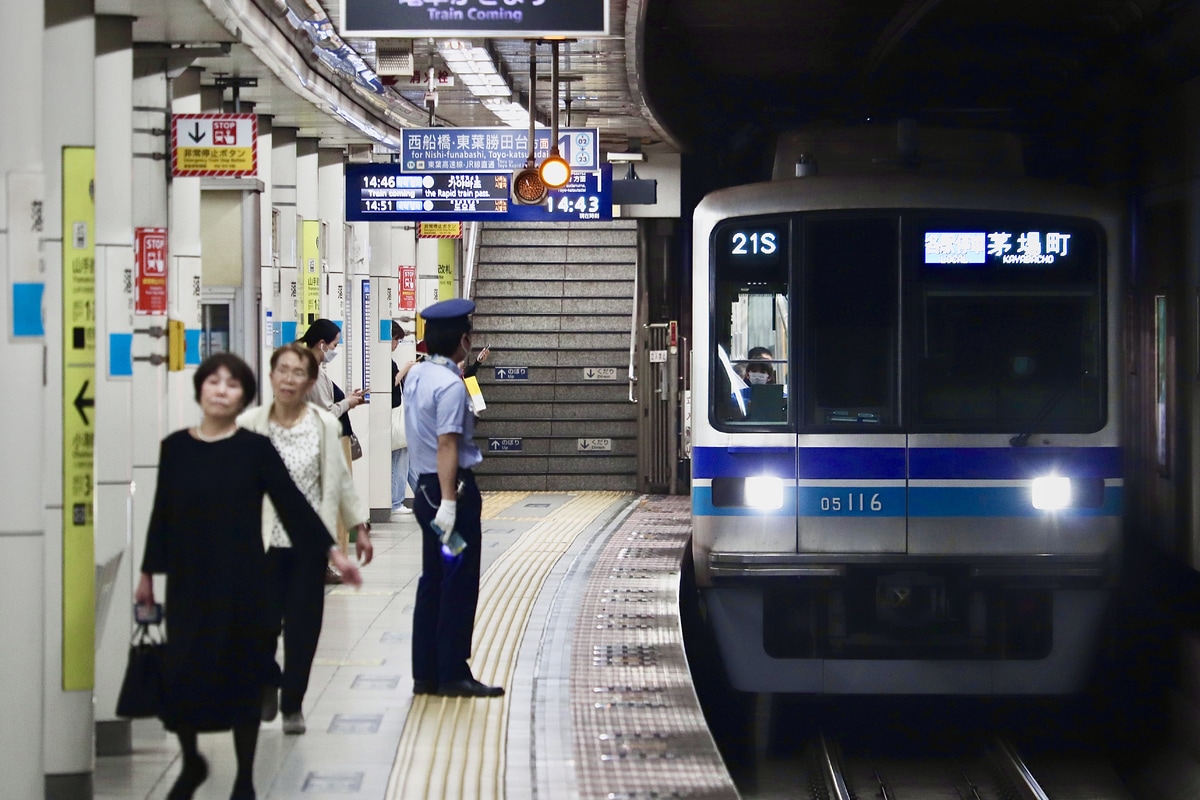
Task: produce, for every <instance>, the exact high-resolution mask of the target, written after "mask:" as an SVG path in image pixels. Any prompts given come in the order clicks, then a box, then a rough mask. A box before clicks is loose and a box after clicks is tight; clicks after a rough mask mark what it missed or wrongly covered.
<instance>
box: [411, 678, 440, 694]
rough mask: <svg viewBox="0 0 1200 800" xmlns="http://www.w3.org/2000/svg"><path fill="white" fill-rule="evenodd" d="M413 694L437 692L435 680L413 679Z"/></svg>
mask: <svg viewBox="0 0 1200 800" xmlns="http://www.w3.org/2000/svg"><path fill="white" fill-rule="evenodd" d="M413 694H414V695H418V694H437V681H413Z"/></svg>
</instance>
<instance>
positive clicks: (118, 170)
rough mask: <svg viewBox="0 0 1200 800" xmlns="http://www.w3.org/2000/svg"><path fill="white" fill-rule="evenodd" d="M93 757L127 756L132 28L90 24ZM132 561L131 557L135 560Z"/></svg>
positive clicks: (112, 21) (128, 22)
mask: <svg viewBox="0 0 1200 800" xmlns="http://www.w3.org/2000/svg"><path fill="white" fill-rule="evenodd" d="M96 44H97V55H96V96H97V97H101V98H104V101H103V102H99V103H97V104H96V198H97V202H96V382H95V390H96V393H95V403H96V405H95V409H94V410H95V412H96V416H97V418H98V419H101V420H103V422H104V424H103V425H97V426H96V433H95V439H94V441H95V453H97V454H100V457H96V458H95V460H94V461H95V466H94V469H95V475H96V488H95V498H96V500H95V510H96V517H95V557H96V576H97V580H96V598H97V605H96V688H95V718H96V753H97V754H98V755H117V754H122V753H128V752H129V751H130V749H131V746H132V741H131V736H130V722H129V720H124V719H120V718H119V717H117V715H116V707H117V693H118V692H119V691H120V688H121V679H122V678H123V676H124V673H125V664H126V660H127V658H128V653H129V637H130V634H131V633H132V628H133V623H132V613H131V611H130V609H131V607H132V605H133V594H132V592H131V588H132V586H133V575H134V572H135V568H134V565H133V562H134V559H135V554H134V552H133V551H132V549H131V541H130V527H131V524H132V520H131V519H130V514H131V511H132V507H131V491H132V485H133V442H132V422H133V418H132V415H131V408H132V397H133V358H132V356H133V301H134V297H133V288H134V281H133V276H134V254H133V184H132V175H133V19H132V18H131V17H124V16H121V17H114V16H100V17H97V18H96ZM137 556H139V557H140V554H137Z"/></svg>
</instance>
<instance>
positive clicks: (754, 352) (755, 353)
mask: <svg viewBox="0 0 1200 800" xmlns="http://www.w3.org/2000/svg"><path fill="white" fill-rule="evenodd" d="M774 357H775V356H773V355H772V354H771V348H769V347H751V348H750V352H749V353H747V354H746V358H765V359H768V360H770V359H772V358H774Z"/></svg>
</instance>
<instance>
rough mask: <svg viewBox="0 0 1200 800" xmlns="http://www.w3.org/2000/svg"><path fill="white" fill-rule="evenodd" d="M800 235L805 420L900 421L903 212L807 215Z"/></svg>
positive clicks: (842, 424) (859, 425)
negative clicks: (898, 378)
mask: <svg viewBox="0 0 1200 800" xmlns="http://www.w3.org/2000/svg"><path fill="white" fill-rule="evenodd" d="M803 241H804V248H803V249H804V286H805V303H804V309H805V311H804V313H805V328H804V335H803V340H804V377H803V385H804V390H805V404H804V406H805V409H806V411H805V425H806V427H807V428H809V429H812V428H824V429H837V430H838V431H847V432H852V431H861V432H870V431H872V430H878V429H879V428H880V427H887V426H895V425H896V424H897V421H898V419H897V400H896V398H897V384H896V376H897V372H898V368H897V360H898V358H899V349H898V347H897V343H898V341H899V330H898V309H899V304H900V299H899V292H898V286H899V275H900V259H899V244H900V237H899V223H898V219H897V218H896V217H895V216H894V215H892V216H886V217H880V216H878V215H876V216H867V217H863V216H855V217H853V218H849V217H845V216H841V217H836V218H829V219H821V218H808V219H806V220H805V223H804V236H803Z"/></svg>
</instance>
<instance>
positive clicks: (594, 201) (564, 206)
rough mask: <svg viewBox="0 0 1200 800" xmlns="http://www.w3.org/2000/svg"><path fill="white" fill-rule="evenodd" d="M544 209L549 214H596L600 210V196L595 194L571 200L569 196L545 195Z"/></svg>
mask: <svg viewBox="0 0 1200 800" xmlns="http://www.w3.org/2000/svg"><path fill="white" fill-rule="evenodd" d="M546 210H547V211H549V212H550V213H551V214H554V213H559V214H596V213H598V212H599V211H600V198H599V197H596V196H595V195H591V196H589V197H580V198H577V199H574V200H572V199H571V198H570V197H566V196H563V197H547V198H546Z"/></svg>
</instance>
